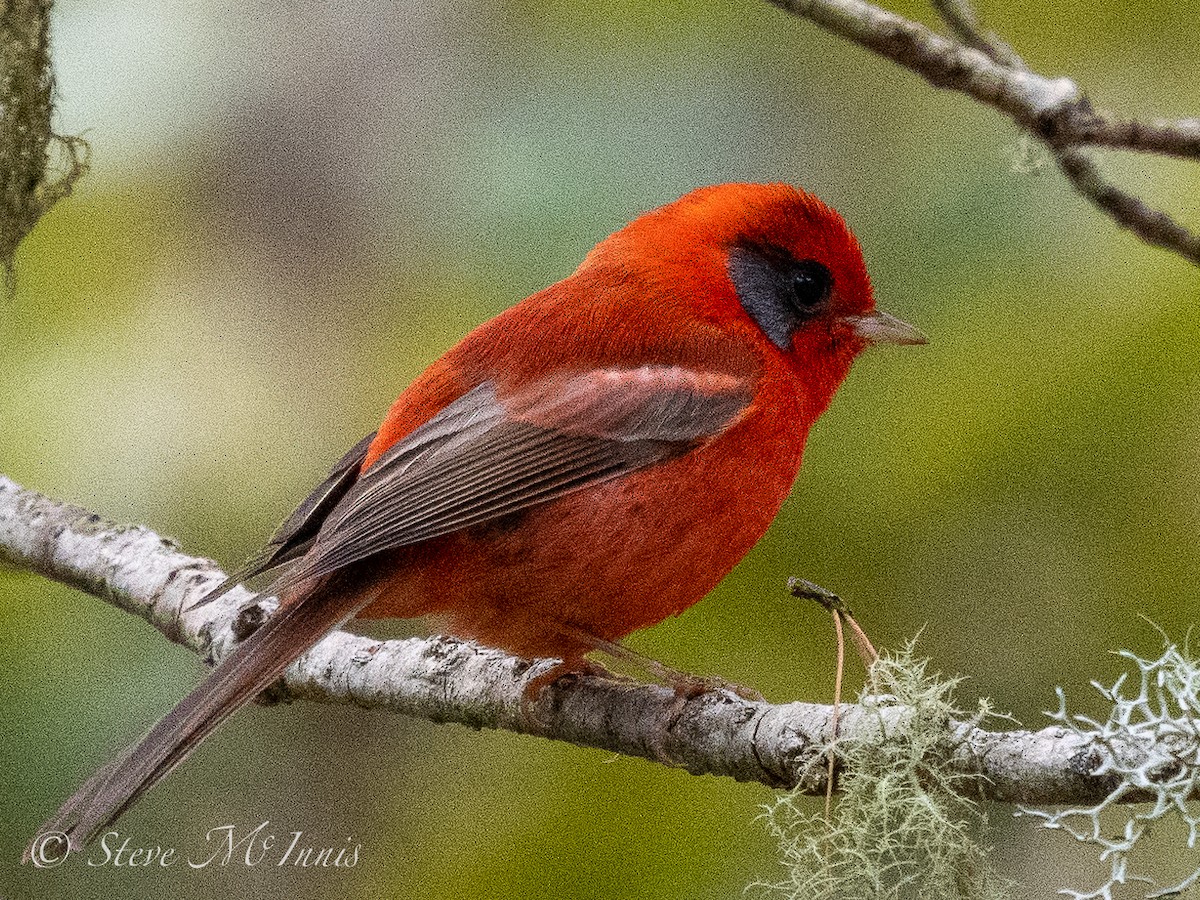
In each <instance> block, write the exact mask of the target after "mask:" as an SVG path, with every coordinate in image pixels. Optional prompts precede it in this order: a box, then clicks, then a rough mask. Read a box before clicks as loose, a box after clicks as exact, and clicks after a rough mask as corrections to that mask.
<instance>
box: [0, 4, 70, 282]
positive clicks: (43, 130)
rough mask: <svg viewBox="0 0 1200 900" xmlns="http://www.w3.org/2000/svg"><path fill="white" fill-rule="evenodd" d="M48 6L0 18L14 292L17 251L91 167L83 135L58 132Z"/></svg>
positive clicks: (1, 120)
mask: <svg viewBox="0 0 1200 900" xmlns="http://www.w3.org/2000/svg"><path fill="white" fill-rule="evenodd" d="M50 5H51V4H50V0H8V2H7V3H6V4H5V5H4V8H3V12H0V179H2V180H3V198H2V200H0V202H2V203H3V209H2V210H0V267H2V268H3V269H4V275H5V281H6V283H7V286H8V288H9V289H10V290H11V287H12V277H13V275H12V272H13V258H14V257H15V256H16V252H17V247H18V245H19V244H20V243H21V241H22V240H23V239H24V238H25V235H27V234H28V233H29V232H30V231H32V230H33V226H34V225H36V224H37V221H38V219H40V218H41V217H42V215H43V214H45V213H46V211H47V210H49V209H50V207H52V206H53V205H54V204H55V203H57V202H58V201H59V200H61V199H62V198H63V197H66V196H67V195H68V194H70V193H71V189H72V188H73V187H74V186H75V183H76V182H77V181H78V180H79V179H80V178H81V177H82V176H83V175H84V173H85V172H86V171H87V166H88V146H87V143H86V142H85V141H84V140H83V139H82V138H79V137H64V136H63V135H59V134H55V132H54V129H53V126H52V123H51V119H52V118H53V113H54V103H53V100H54V74H53V72H52V70H51V67H50Z"/></svg>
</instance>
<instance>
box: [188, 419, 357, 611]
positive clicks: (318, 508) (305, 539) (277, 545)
mask: <svg viewBox="0 0 1200 900" xmlns="http://www.w3.org/2000/svg"><path fill="white" fill-rule="evenodd" d="M373 440H375V432H373V431H372V432H371V433H370V434H368V435H367V436H366V437H365V438H363V439H362V440H361V441H359V442H358V443H357V444H355V445H354V446H353V447H351V448H350V449H349V450H347V451H346V453H345V455H344V456H343V457H342V458H341V459H339V460H338V461H337V462H336V463H335V464H334V466H333V468H332V469H330V471H329V477H327V478H326V479H325V480H324V481H322V482H321V483H320V484H319V485H317V486H316V487H315V488H313V490H312V492H311V493H310V494H309V495H308V496H307V497H305V498H304V500H303V501H302V502H301V503H300V505H299V506H297V507H296V508H295V509H294V510H293V511H292V514H291V515H290V516H288V517H287V518H286V519H285V520H284V521H283V524H282V525H280V526H279V528H277V529H276V531H275V533H274V534H273V535H271V539H270V540H269V541H267V543H266V545H265V546H264V547H263V548H262V549H261V550H260V551H258V553H256V554H255V555H254V556H253V557H252V558H251V559H250V560H248V561H247V562H246V564H245V565H244V566H242V567H241V568H240V569H238V570H237V571H236V572H234V573H233V574H232V575H230V576H229V577H228V578H226V579H225V580H224V581H223V582H221V583H220V584H219V585H218V586H217V587H216V588H214V589H213V590H211V591H209V592H208V593H207V594H205V595H204V596H203V597H201V598H200V599H199V600H198V601H196V602H195V603H193V604H192V606H191V607H190V608H191V609H196V608H198V607H201V606H206V605H207V604H209V603H212V602H213V601H214V600H216V599H217V598H218V597H221V596H223V595H225V594H227V593H229V591H231V590H233V589H234V588H235V587H237V586H238V585H239V584H242V583H243V582H245V581H249V580H250V579H251V578H253V577H255V576H256V575H261V574H263V573H264V572H269V571H271V570H272V569H276V568H278V567H279V566H282V565H284V564H286V563H289V562H291V561H292V560H294V559H299V558H300V557H301V556H303V555H304V554H305V553H307V552H308V551H309V549H310V548H311V547H312V545H313V541H314V540H315V539H316V536H317V532H318V531H320V529H321V523H322V522H324V521H325V517H326V516H328V515H329V512H330V510H332V509H333V508H334V507H335V506H336V505H337V503H338V501H339V500H341V499H342V498H343V497H344V496H345V495H346V492H347V491H348V490H350V488H351V487H352V486H353V484H354V482H355V481H356V480H357V479H358V474H359V470H360V469H361V468H362V464H363V460H364V459H366V456H367V449H368V448H369V447H370V446H371V442H372V441H373Z"/></svg>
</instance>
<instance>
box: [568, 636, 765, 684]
mask: <svg viewBox="0 0 1200 900" xmlns="http://www.w3.org/2000/svg"><path fill="white" fill-rule="evenodd" d="M566 627H567V628H569V629H570V633H571V634H572V636H574V637H577V638H578V639H579V640H580V641H581V642H583V643H585V644H587V646H588V647H589V648H590V649H592V650H595V651H599V652H600V653H605V654H607V655H608V656H611V657H612V658H613V659H616V660H620V661H621V662H623V663H627V664H629V665H631V666H633V667H634V668H636V669H640V670H641V671H642V672H644V673H646V674H648V675H649V676H650V677H651V678H653V679H655V680H656V681H658V682H660V683H661V684H664V685H666V686H667V687H669V688H671V689H672V690H674V691H675V693H676V694H677V695H679V696H682V697H683V698H684V700H685V701H686V700H690V699H691V698H692V697H698V696H699V695H700V694H704V693H707V692H708V691H729V692H730V693H731V694H736V695H737V696H739V697H741V698H742V699H743V700H755V701H758V700H762V699H763V695H762V694H760V693H759V692H758V691H756V690H754V689H753V688H749V687H746V686H745V685H741V684H736V683H734V682H732V681H726V680H725V679H724V678H721V677H719V676H717V675H693V674H691V673H689V672H680V671H679V670H678V669H673V668H671V667H670V666H668V665H666V664H665V663H662V662H659V661H658V660H657V659H654V658H653V657H650V656H646V655H645V654H644V653H638V652H637V651H636V650H631V649H630V648H628V647H626V646H625V645H624V644H621V643H619V642H617V641H610V640H606V639H605V638H601V637H596V636H595V635H592V634H588V633H587V632H585V631H582V630H581V629H576V628H573V627H571V626H566Z"/></svg>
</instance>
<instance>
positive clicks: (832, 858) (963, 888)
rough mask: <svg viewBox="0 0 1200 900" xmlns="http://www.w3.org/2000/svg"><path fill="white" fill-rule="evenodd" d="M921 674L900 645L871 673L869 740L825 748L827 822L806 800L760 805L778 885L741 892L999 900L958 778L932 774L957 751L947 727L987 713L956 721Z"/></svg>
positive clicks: (866, 700)
mask: <svg viewBox="0 0 1200 900" xmlns="http://www.w3.org/2000/svg"><path fill="white" fill-rule="evenodd" d="M926 666H927V663H926V661H925V660H919V659H914V657H913V653H912V646H911V645H910V646H908V647H906V648H905V649H904V651H903V652H901V653H898V654H895V655H892V656H885V657H883V658H881V659H880V660H879V661H878V662H877V663H876V664H875V665H874V666H872V668H871V671H870V673H869V679H868V684H867V686H866V688H865V689H864V692H863V696H862V697H860V698H859V703H860V704H861V705H862V706H863V708H864V709H865V710H867V712H868V714H874V715H876V716H878V721H879V724H880V727H879V729H878V732H877V734H878V737H877V738H876V739H872V740H861V739H857V740H855V741H849V740H846V739H842V740H839V741H837V742H836V748H837V754H838V756H839V758H840V759H841V760H842V761H843V763H844V770H843V771H844V774H843V776H842V778H841V781H840V782H839V788H840V791H841V793H840V796H839V797H838V799H837V802H836V805H835V806H834V808H833V812H832V818H831V820H829V821H827V820H826V819H825V817H824V815H822V814H813V813H807V812H805V811H804V807H805V806H809V807H811V805H812V800H811V798H800V797H799V796H797V795H794V794H791V795H785V796H782V797H780V798H779V799H778V800H777V801H776V802H775V803H774V804H773V805H771V806H770V807H768V809H767V813H766V815H765V818H766V821H767V823H768V827H769V828H770V831H771V833H772V834H773V835H774V837H775V838H776V839H777V840H778V842H779V850H780V857H781V863H782V865H783V867H784V869H785V877H784V878H783V879H782V880H781V881H779V882H776V883H773V884H756V885H752V886H751V887H752V889H755V890H758V891H761V892H762V893H765V894H769V895H772V896H779V897H787V898H789V900H790V898H795V900H835V898H836V900H856V898H863V900H868V898H869V900H885V898H886V900H893V898H895V900H901V898H927V897H937V898H939V900H981V898H988V900H990V898H997V900H1000V898H1004V897H1006V896H1008V894H1009V891H1008V883H1007V882H1005V881H1004V880H1003V879H1001V878H999V877H998V876H997V875H996V874H994V873H993V871H992V870H991V868H990V867H989V865H988V863H987V859H986V856H987V852H988V848H987V847H986V846H985V845H984V844H983V843H982V835H983V833H984V832H985V831H986V826H987V819H986V815H985V813H984V811H983V809H982V807H981V806H980V805H979V804H977V803H975V802H974V801H972V800H970V799H968V798H967V797H965V796H963V795H962V794H961V793H960V791H962V790H964V788H966V787H968V786H967V785H964V784H962V783H961V779H962V777H963V776H960V775H956V774H953V773H952V772H950V771H949V769H948V768H943V767H941V766H940V765H939V761H941V760H945V759H947V758H948V757H949V755H950V752H951V750H952V749H953V746H954V743H955V741H956V738H955V736H954V735H955V730H956V729H955V727H954V725H953V722H954V721H955V720H958V721H959V722H960V726H959V727H960V728H961V721H962V720H963V719H964V718H969V720H970V724H971V725H974V724H976V723H978V722H979V721H981V720H982V719H983V718H984V717H986V716H987V715H988V711H987V708H986V706H981V708H980V710H979V711H978V712H977V713H976V715H975V716H973V717H964V716H963V714H962V713H961V712H960V711H958V710H956V709H955V707H954V698H953V693H954V689H955V686H956V685H957V683H958V681H957V679H943V678H940V677H939V676H937V675H930V674H928V673H927V671H926ZM897 707H903V708H904V710H905V711H904V714H903V715H902V716H901V717H900V718H899V720H898V721H897V719H896V716H895V715H894V714H895V713H896V711H897V709H896V708H897ZM889 712H890V713H891V715H889V714H888V713H889ZM885 722H886V725H885ZM856 730H857V729H856Z"/></svg>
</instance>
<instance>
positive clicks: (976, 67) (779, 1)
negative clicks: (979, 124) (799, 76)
mask: <svg viewBox="0 0 1200 900" xmlns="http://www.w3.org/2000/svg"><path fill="white" fill-rule="evenodd" d="M770 2H771V3H773V4H774V5H776V6H778V7H780V8H781V9H784V10H786V11H788V12H790V13H792V14H794V15H797V16H801V17H803V18H806V19H808V20H810V21H812V22H815V23H816V24H817V25H820V26H821V27H823V28H825V29H827V30H829V31H832V32H833V33H834V34H837V35H839V36H840V37H843V38H846V39H848V40H851V41H853V42H855V43H857V44H859V45H860V46H862V47H865V48H866V49H868V50H870V51H872V52H873V53H876V54H878V55H879V56H882V57H884V58H885V59H889V60H891V61H892V62H894V63H896V64H897V65H900V66H903V67H904V68H906V69H909V70H910V71H912V72H915V73H916V74H918V75H920V76H921V77H922V78H924V79H925V80H927V81H928V82H930V83H931V84H933V85H934V86H935V87H940V88H947V89H949V90H954V91H959V92H960V93H963V94H966V95H968V96H969V97H972V98H973V99H975V100H977V101H979V102H980V103H983V104H985V105H987V106H991V107H993V108H995V109H997V110H1000V111H1001V112H1003V113H1005V114H1006V115H1008V116H1009V117H1010V118H1011V119H1012V120H1013V121H1014V122H1016V123H1017V125H1019V126H1020V127H1021V128H1023V129H1024V130H1025V131H1027V132H1029V133H1030V134H1032V135H1034V136H1035V137H1037V138H1038V139H1040V140H1041V141H1043V142H1044V143H1045V144H1046V145H1047V146H1048V147H1049V148H1050V150H1051V152H1053V153H1054V155H1055V158H1056V159H1057V160H1058V163H1059V167H1060V168H1061V169H1062V170H1063V172H1064V174H1066V176H1067V178H1068V179H1069V180H1070V182H1071V184H1072V186H1074V187H1075V189H1076V190H1077V191H1078V192H1079V193H1080V194H1082V195H1083V196H1084V197H1086V198H1087V199H1088V200H1089V201H1090V202H1092V203H1093V204H1095V205H1096V206H1097V207H1098V208H1099V209H1101V210H1103V211H1104V212H1105V213H1107V214H1108V215H1109V216H1110V217H1111V218H1112V219H1113V220H1114V221H1115V222H1116V223H1117V224H1118V225H1120V226H1121V227H1123V228H1128V229H1129V230H1130V231H1132V232H1134V234H1136V235H1137V236H1138V237H1140V238H1141V239H1142V240H1144V241H1146V242H1147V243H1149V244H1152V245H1154V246H1157V247H1163V248H1165V249H1168V250H1172V251H1174V252H1175V253H1178V254H1179V255H1180V256H1182V257H1183V258H1185V259H1187V260H1188V261H1190V262H1192V263H1195V264H1197V265H1200V236H1198V235H1196V234H1195V233H1193V232H1191V231H1189V230H1188V229H1187V228H1185V227H1184V226H1182V225H1180V224H1179V223H1178V222H1176V221H1175V220H1174V219H1172V218H1171V217H1170V216H1169V215H1167V214H1166V213H1164V212H1161V211H1159V210H1156V209H1153V208H1151V207H1150V206H1148V205H1147V204H1146V203H1145V202H1143V201H1142V200H1140V199H1138V198H1137V197H1135V196H1133V195H1131V194H1128V193H1126V192H1125V191H1123V190H1121V189H1120V188H1118V187H1116V186H1115V185H1113V184H1110V183H1109V182H1107V181H1105V180H1104V179H1103V178H1102V177H1101V176H1100V174H1099V171H1098V169H1097V166H1096V163H1095V161H1094V160H1092V159H1091V157H1090V156H1089V155H1088V153H1087V151H1086V149H1085V148H1087V147H1105V148H1109V149H1118V150H1128V151H1132V152H1137V153H1155V154H1162V155H1167V156H1174V157H1178V158H1181V159H1188V160H1200V118H1187V119H1177V120H1169V119H1153V120H1150V121H1138V120H1133V119H1125V118H1123V117H1120V116H1117V115H1115V114H1113V113H1111V112H1108V111H1106V110H1102V109H1097V108H1096V107H1094V106H1093V105H1092V103H1091V101H1090V100H1089V99H1088V98H1087V96H1086V95H1084V93H1083V92H1082V91H1081V90H1080V89H1079V87H1078V86H1077V85H1076V84H1075V82H1074V81H1072V80H1071V79H1070V78H1063V77H1059V78H1047V77H1045V76H1043V75H1039V74H1037V73H1036V72H1033V71H1031V70H1030V69H1029V68H1028V67H1027V66H1026V65H1025V63H1024V62H1023V61H1022V60H1021V58H1020V57H1019V56H1018V55H1017V54H1016V53H1015V52H1014V51H1013V50H1012V48H1010V47H1009V46H1008V45H1007V44H1004V43H1003V42H1002V41H1000V40H999V39H997V38H995V37H994V36H992V35H987V34H985V33H984V32H983V30H982V28H981V27H980V25H979V22H978V19H977V18H976V16H975V13H974V11H973V10H972V8H971V6H970V5H969V3H967V2H966V0H933V5H934V7H935V8H936V9H937V11H938V13H939V14H940V15H941V16H942V18H943V19H944V20H945V21H946V24H947V25H948V27H949V29H950V31H951V32H952V33H953V35H954V36H953V37H944V36H942V35H939V34H936V33H934V32H933V31H931V30H930V29H928V28H926V27H925V26H924V25H921V24H920V23H918V22H914V21H912V20H910V19H906V18H904V17H903V16H898V15H896V14H895V13H892V12H889V11H887V10H885V9H882V8H881V7H878V6H875V5H874V4H871V3H866V2H863V0H770Z"/></svg>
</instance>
